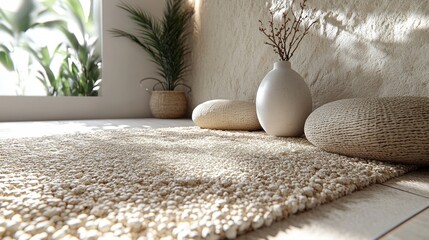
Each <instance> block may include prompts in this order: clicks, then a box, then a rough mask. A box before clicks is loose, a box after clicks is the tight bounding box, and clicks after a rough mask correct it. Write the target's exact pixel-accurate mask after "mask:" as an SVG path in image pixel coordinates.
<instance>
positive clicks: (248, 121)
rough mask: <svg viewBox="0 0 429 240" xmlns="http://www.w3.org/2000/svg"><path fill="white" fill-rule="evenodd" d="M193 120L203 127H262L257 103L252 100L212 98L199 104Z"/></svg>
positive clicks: (253, 128)
mask: <svg viewBox="0 0 429 240" xmlns="http://www.w3.org/2000/svg"><path fill="white" fill-rule="evenodd" d="M192 120H193V121H194V123H195V124H196V125H197V126H199V127H201V128H208V129H217V130H242V131H256V130H260V129H261V125H260V124H259V121H258V117H257V116H256V105H255V103H251V102H244V101H233V100H225V99H216V100H210V101H207V102H204V103H201V104H200V105H198V106H197V107H196V108H195V109H194V111H193V112H192Z"/></svg>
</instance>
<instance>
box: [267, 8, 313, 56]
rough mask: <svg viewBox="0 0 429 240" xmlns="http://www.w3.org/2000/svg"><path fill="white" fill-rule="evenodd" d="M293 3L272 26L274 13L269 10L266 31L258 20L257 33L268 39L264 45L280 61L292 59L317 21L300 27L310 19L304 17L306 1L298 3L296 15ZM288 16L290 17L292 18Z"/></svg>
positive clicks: (306, 16)
mask: <svg viewBox="0 0 429 240" xmlns="http://www.w3.org/2000/svg"><path fill="white" fill-rule="evenodd" d="M293 3H294V1H292V3H291V4H290V6H289V9H288V10H287V11H285V12H284V13H283V14H282V19H281V23H280V24H274V12H275V11H272V10H270V15H271V19H270V20H269V21H268V25H269V26H268V29H267V28H266V27H264V24H263V23H262V21H261V20H259V23H260V24H261V26H260V27H259V31H261V32H262V33H263V34H264V35H265V36H266V37H267V38H268V41H266V42H265V44H267V45H269V46H271V47H273V49H274V52H275V53H276V54H278V55H279V57H280V61H289V60H290V59H291V58H292V56H293V54H294V53H295V51H296V49H297V48H298V46H299V44H300V43H301V41H302V39H304V37H305V35H307V34H308V32H309V30H310V28H311V27H312V26H313V25H314V24H316V23H317V21H318V20H314V21H311V22H310V23H309V24H308V25H307V26H303V27H301V25H304V23H303V22H304V21H305V20H307V19H308V18H310V17H309V16H308V15H304V10H305V8H306V6H307V0H303V1H302V2H301V3H300V11H299V13H298V14H297V13H295V12H294V10H293ZM290 15H292V18H291V16H290ZM301 28H302V29H301Z"/></svg>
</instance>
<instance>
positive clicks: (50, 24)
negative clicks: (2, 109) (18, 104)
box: [0, 0, 101, 96]
mask: <svg viewBox="0 0 429 240" xmlns="http://www.w3.org/2000/svg"><path fill="white" fill-rule="evenodd" d="M99 2H100V0H1V1H0V95H9V96H10V95H16V96H98V95H99V91H100V83H101V50H100V49H101V48H100V41H99V36H100V28H99V26H100V20H99V19H100V17H99V11H100V7H99V4H100V3H99Z"/></svg>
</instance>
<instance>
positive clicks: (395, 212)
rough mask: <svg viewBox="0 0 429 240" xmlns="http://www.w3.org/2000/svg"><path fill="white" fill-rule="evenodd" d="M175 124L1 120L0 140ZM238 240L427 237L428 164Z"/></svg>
mask: <svg viewBox="0 0 429 240" xmlns="http://www.w3.org/2000/svg"><path fill="white" fill-rule="evenodd" d="M174 126H194V124H193V123H192V121H191V120H187V119H179V120H159V119H123V120H85V121H50V122H14V123H11V122H3V123H0V139H2V138H10V137H36V136H45V135H54V134H67V133H74V132H90V131H102V130H104V129H121V128H161V127H174ZM239 239H240V240H248V239H254V240H256V239H258V240H260V239H261V240H262V239H264V240H274V239H348V240H351V239H383V240H384V239H386V240H394V239H428V240H429V167H425V168H421V169H419V170H417V171H415V172H411V173H408V174H406V175H404V176H402V177H399V178H396V179H393V180H390V181H388V182H386V183H383V184H376V185H373V186H370V187H368V188H366V189H363V190H361V191H358V192H355V193H353V194H351V195H349V196H346V197H343V198H341V199H339V200H337V201H335V202H332V203H329V204H326V205H323V206H320V207H318V208H316V209H313V210H311V211H309V212H304V213H301V214H298V215H296V216H292V217H289V218H288V219H286V220H285V221H282V222H278V223H276V224H274V225H272V226H270V227H267V228H262V229H260V230H258V231H254V232H251V233H249V234H247V235H244V236H242V237H240V238H239Z"/></svg>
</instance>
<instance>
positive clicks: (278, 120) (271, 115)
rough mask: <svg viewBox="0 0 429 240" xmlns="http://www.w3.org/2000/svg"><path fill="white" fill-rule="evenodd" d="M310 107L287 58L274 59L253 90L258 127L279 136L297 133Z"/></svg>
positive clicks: (304, 87)
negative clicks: (282, 59) (256, 89)
mask: <svg viewBox="0 0 429 240" xmlns="http://www.w3.org/2000/svg"><path fill="white" fill-rule="evenodd" d="M311 111H312V99H311V93H310V90H309V89H308V86H307V84H306V83H305V82H304V79H303V78H302V77H301V76H300V75H299V74H298V73H297V72H295V71H294V70H292V68H291V64H290V62H288V61H281V62H276V63H274V68H273V69H272V70H271V71H270V72H269V73H268V74H267V75H266V76H265V78H264V79H263V80H262V82H261V84H260V86H259V89H258V92H257V94H256V113H257V116H258V120H259V122H260V123H261V126H262V128H263V129H264V130H265V131H266V132H267V133H268V134H270V135H274V136H279V137H296V136H301V135H302V134H303V132H304V123H305V120H306V119H307V117H308V115H310V113H311Z"/></svg>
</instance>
